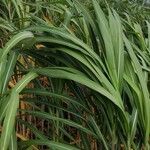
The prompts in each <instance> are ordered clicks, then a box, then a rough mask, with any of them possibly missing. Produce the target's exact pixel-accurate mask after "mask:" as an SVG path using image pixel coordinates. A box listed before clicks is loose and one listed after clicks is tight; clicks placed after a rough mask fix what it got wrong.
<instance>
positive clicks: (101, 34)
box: [0, 0, 150, 150]
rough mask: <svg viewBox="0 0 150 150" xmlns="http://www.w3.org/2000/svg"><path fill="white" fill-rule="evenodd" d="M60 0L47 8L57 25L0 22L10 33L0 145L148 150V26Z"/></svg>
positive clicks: (1, 64)
mask: <svg viewBox="0 0 150 150" xmlns="http://www.w3.org/2000/svg"><path fill="white" fill-rule="evenodd" d="M14 2H15V1H14ZM14 4H15V3H14ZM65 4H67V6H69V7H66V6H65V5H63V4H61V5H57V6H56V5H53V7H52V8H53V10H54V11H53V13H56V14H57V13H58V14H59V15H60V14H62V12H64V15H65V17H64V18H61V15H60V19H62V20H63V21H62V23H59V21H58V18H57V17H56V18H55V19H56V20H55V23H56V24H55V25H54V24H52V22H50V21H49V19H48V20H47V18H45V19H41V18H38V17H35V16H33V15H31V16H30V17H31V18H34V19H33V20H34V21H33V20H32V19H29V20H30V21H31V22H30V24H28V25H25V26H24V25H23V24H21V25H23V26H22V27H21V29H22V30H21V31H20V30H19V28H20V25H19V27H18V28H17V29H15V30H13V31H11V30H9V29H8V28H7V26H5V25H4V27H2V29H3V31H5V32H8V33H12V32H13V33H14V32H15V35H11V36H10V40H8V42H6V44H5V45H4V46H3V47H2V48H1V49H0V79H1V80H0V123H1V132H0V133H1V137H0V149H2V150H7V149H12V150H16V149H52V150H57V149H59V150H77V149H84V150H91V149H94V150H96V149H106V150H109V149H112V150H115V149H116V150H118V149H128V150H130V149H149V148H150V145H149V134H150V116H149V114H150V109H149V108H150V99H149V71H150V69H149V67H150V57H149V55H150V24H149V23H148V22H146V21H145V26H146V28H145V29H144V31H143V29H142V27H141V26H140V25H139V24H138V23H135V22H133V21H132V20H130V19H129V18H128V19H127V20H128V21H124V19H122V18H120V17H119V15H118V14H117V13H116V11H115V10H113V9H110V8H108V9H107V15H106V14H105V13H104V12H103V10H102V9H101V7H100V5H99V3H98V2H97V0H92V8H93V11H92V12H91V11H89V10H88V9H87V8H86V7H85V6H84V5H82V3H80V1H77V0H74V1H73V2H72V1H69V0H68V1H67V3H65ZM32 5H34V4H32ZM14 6H15V7H16V10H18V11H16V12H15V13H16V14H18V16H22V15H19V10H21V9H20V8H18V9H17V6H19V5H14ZM23 6H24V5H22V7H23ZM20 7H21V6H20ZM38 10H39V11H37V12H38V13H40V9H38ZM64 10H65V11H64ZM44 11H45V9H44ZM47 11H48V10H47ZM23 18H24V17H23ZM3 21H4V20H3ZM12 24H13V23H12ZM6 25H7V24H6ZM12 26H17V25H16V24H13V25H12ZM12 26H11V28H12ZM11 28H10V29H11ZM22 60H23V61H22ZM12 83H13V86H12ZM22 101H23V102H24V103H26V104H27V105H28V107H27V108H26V109H22V108H20V109H19V103H21V102H22ZM23 116H25V118H23ZM29 118H31V119H30V121H29ZM19 125H23V126H21V127H24V128H26V129H29V130H30V134H32V135H33V136H29V138H22V137H20V136H19V135H18V128H17V126H19ZM41 127H42V128H41ZM16 129H17V130H16ZM39 146H41V147H39Z"/></svg>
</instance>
